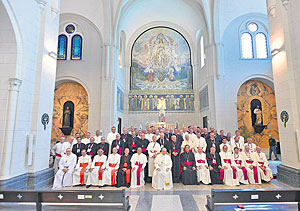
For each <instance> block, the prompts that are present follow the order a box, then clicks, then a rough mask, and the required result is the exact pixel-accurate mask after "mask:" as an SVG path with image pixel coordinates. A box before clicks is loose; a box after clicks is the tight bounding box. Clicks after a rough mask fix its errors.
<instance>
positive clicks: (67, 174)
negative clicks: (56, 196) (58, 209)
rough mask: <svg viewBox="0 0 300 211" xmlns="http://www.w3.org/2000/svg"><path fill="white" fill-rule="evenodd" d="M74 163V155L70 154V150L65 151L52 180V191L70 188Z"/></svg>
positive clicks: (75, 158) (75, 159)
mask: <svg viewBox="0 0 300 211" xmlns="http://www.w3.org/2000/svg"><path fill="white" fill-rule="evenodd" d="M76 161H77V157H76V155H74V154H73V153H71V149H70V148H68V149H66V154H64V155H63V156H62V158H61V159H60V161H59V170H58V171H57V173H56V175H55V178H54V183H53V189H55V188H61V187H68V186H72V176H73V171H74V168H75V166H76Z"/></svg>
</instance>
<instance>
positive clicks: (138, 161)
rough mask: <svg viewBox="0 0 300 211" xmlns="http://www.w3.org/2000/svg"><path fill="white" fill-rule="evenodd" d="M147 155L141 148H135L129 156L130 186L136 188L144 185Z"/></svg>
mask: <svg viewBox="0 0 300 211" xmlns="http://www.w3.org/2000/svg"><path fill="white" fill-rule="evenodd" d="M147 162H148V161H147V156H146V155H144V154H143V153H142V148H141V147H139V148H138V149H137V153H135V154H133V155H132V157H131V167H132V170H131V187H132V188H138V187H142V186H144V185H145V180H144V168H145V166H146V164H147Z"/></svg>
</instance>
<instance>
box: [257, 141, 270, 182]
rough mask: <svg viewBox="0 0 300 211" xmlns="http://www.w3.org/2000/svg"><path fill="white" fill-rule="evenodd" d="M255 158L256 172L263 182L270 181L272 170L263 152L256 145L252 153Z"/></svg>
mask: <svg viewBox="0 0 300 211" xmlns="http://www.w3.org/2000/svg"><path fill="white" fill-rule="evenodd" d="M254 156H255V159H256V161H257V166H258V172H259V174H260V177H261V179H262V180H263V181H265V182H270V181H271V180H272V179H273V173H272V170H271V169H270V168H269V162H268V160H267V158H266V155H265V153H263V152H262V151H261V148H260V147H259V146H257V147H256V152H255V153H254Z"/></svg>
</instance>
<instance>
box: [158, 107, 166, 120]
mask: <svg viewBox="0 0 300 211" xmlns="http://www.w3.org/2000/svg"><path fill="white" fill-rule="evenodd" d="M165 115H166V113H165V109H164V108H163V107H162V106H161V107H160V110H159V113H158V117H159V122H166V118H165Z"/></svg>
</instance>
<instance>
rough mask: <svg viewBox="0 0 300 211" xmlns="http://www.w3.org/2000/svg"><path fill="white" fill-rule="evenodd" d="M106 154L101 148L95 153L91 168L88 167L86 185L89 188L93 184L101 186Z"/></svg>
mask: <svg viewBox="0 0 300 211" xmlns="http://www.w3.org/2000/svg"><path fill="white" fill-rule="evenodd" d="M106 159H107V157H106V155H104V154H103V149H101V148H100V149H98V152H97V155H96V156H95V157H94V160H93V163H92V166H91V168H90V169H89V175H88V179H87V182H86V185H87V186H86V187H87V188H89V187H90V186H91V185H93V186H100V187H101V186H103V185H105V183H104V178H105V173H106V172H105V168H106Z"/></svg>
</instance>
